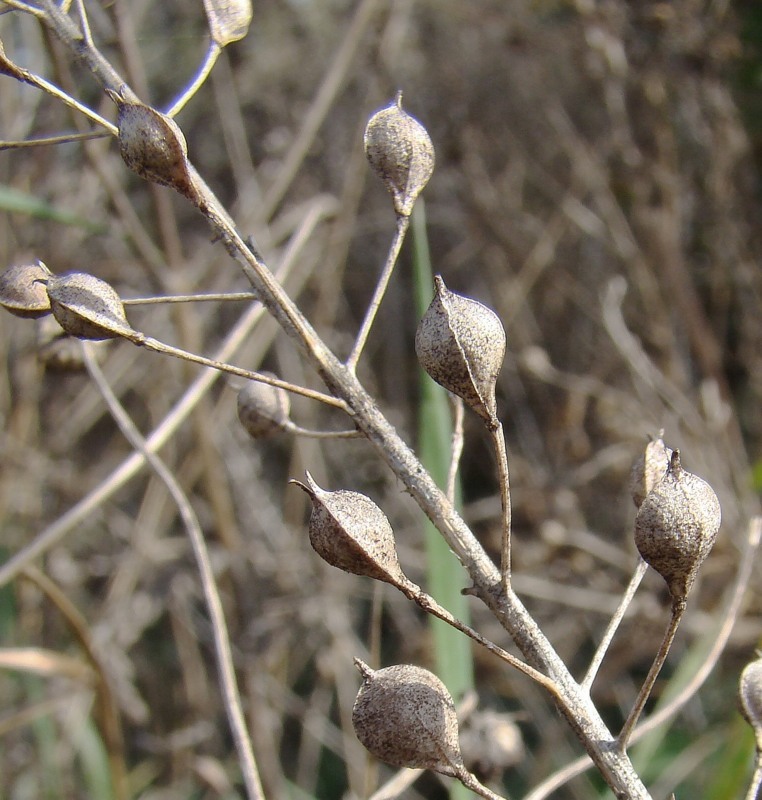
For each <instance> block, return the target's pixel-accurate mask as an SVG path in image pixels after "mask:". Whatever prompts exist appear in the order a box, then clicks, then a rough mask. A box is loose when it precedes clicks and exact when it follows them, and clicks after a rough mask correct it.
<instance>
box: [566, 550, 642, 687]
mask: <svg viewBox="0 0 762 800" xmlns="http://www.w3.org/2000/svg"><path fill="white" fill-rule="evenodd" d="M647 569H648V564H646V562H645V561H643V559H642V558H640V559H638V565H637V566H636V567H635V572H634V573H633V574H632V578H630V582H629V584H628V585H627V588H626V589H625V592H624V594H623V595H622V599H621V601H620V602H619V605H618V606H617V609H616V611H615V612H614V615H613V616H612V617H611V621H610V622H609V624H608V626H607V628H606V631H605V633H604V634H603V638H602V639H601V641H600V644H599V645H598V649H597V650H596V651H595V655H594V656H593V658H592V660H591V661H590V666H589V667H588V668H587V672H586V673H585V677H584V679H583V681H582V683H581V684H580V686H581V687H582V688H583V689H584V690H585V691H587V692H589V691H590V688H591V686H592V685H593V681H594V680H595V676H596V675H597V674H598V668H599V667H600V666H601V662H602V661H603V658H604V656H605V655H606V653H607V651H608V649H609V647H610V645H611V640H612V639H613V638H614V634H615V633H616V631H617V628H618V627H619V625H620V623H621V622H622V619H624V615H625V613H626V611H627V609H628V608H629V606H630V603H631V602H632V598H633V597H634V596H635V592H636V591H637V588H638V586H640V582H641V581H642V580H643V576H644V575H645V574H646V570H647Z"/></svg>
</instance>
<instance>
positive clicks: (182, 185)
mask: <svg viewBox="0 0 762 800" xmlns="http://www.w3.org/2000/svg"><path fill="white" fill-rule="evenodd" d="M107 91H108V94H109V97H110V98H111V99H112V100H113V101H114V102H115V103H116V106H117V109H118V115H117V127H118V129H119V134H118V140H119V152H120V154H121V156H122V159H123V160H124V163H125V164H126V165H127V166H128V167H129V168H130V169H131V170H132V171H133V172H135V173H136V174H138V175H139V176H140V177H141V178H144V179H145V180H147V181H151V182H152V183H158V184H161V185H162V186H171V187H172V188H173V189H175V190H176V191H178V192H180V194H182V195H184V196H185V197H188V198H189V199H190V200H192V201H194V202H197V192H196V189H195V187H194V185H193V179H192V177H191V174H190V171H189V166H190V165H189V162H188V146H187V144H186V142H185V136H184V135H183V132H182V131H181V130H180V126H179V125H178V124H177V123H176V122H175V121H174V120H173V119H171V118H170V117H168V116H166V115H165V114H162V113H160V112H159V111H156V109H154V108H151V107H150V106H147V105H145V104H144V103H139V102H133V101H129V100H126V99H125V98H124V97H123V96H122V95H121V94H117V93H116V92H113V91H110V90H107Z"/></svg>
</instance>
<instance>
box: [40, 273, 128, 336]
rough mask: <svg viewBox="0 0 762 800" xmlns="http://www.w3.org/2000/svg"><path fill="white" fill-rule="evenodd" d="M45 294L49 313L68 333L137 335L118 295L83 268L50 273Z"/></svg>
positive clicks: (75, 334) (79, 334)
mask: <svg viewBox="0 0 762 800" xmlns="http://www.w3.org/2000/svg"><path fill="white" fill-rule="evenodd" d="M48 296H49V297H50V306H51V309H52V311H53V316H54V317H55V318H56V320H58V324H59V325H60V326H61V327H62V328H63V329H64V331H66V333H68V334H69V335H70V336H76V337H77V338H78V339H95V340H98V339H115V338H118V337H125V338H128V339H130V340H133V341H134V340H136V339H137V338H138V337H139V334H138V333H137V331H135V330H134V329H133V328H132V327H131V326H130V323H129V322H128V321H127V316H126V315H125V312H124V305H123V303H122V299H121V298H120V297H119V295H118V294H117V292H116V290H115V289H114V288H113V287H112V286H111V284H109V283H106V281H103V280H101V279H100V278H96V277H95V276H94V275H90V274H89V273H87V272H67V273H65V274H63V275H52V276H51V277H50V279H49V280H48Z"/></svg>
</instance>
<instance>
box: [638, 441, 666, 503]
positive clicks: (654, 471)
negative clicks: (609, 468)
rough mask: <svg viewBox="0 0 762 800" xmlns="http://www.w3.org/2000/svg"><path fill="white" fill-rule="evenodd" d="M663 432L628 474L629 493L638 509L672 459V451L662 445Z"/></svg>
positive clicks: (649, 444)
mask: <svg viewBox="0 0 762 800" xmlns="http://www.w3.org/2000/svg"><path fill="white" fill-rule="evenodd" d="M663 436H664V431H660V432H659V435H658V436H657V437H656V439H652V440H651V441H650V442H649V443H648V444H647V445H646V448H645V452H643V453H642V454H641V455H640V457H639V458H638V459H637V460H636V461H635V463H634V464H633V465H632V471H631V472H630V493H631V495H632V500H633V502H634V503H635V505H636V506H637V507H638V508H640V506H641V505H642V504H643V501H644V500H645V499H646V495H647V494H648V493H649V492H650V491H651V489H653V488H654V486H656V484H657V483H659V481H660V480H661V479H662V478H663V477H664V475H665V473H666V472H667V468H668V467H669V461H670V459H671V458H672V449H671V448H670V447H667V446H666V445H665V444H664V440H663V438H662V437H663Z"/></svg>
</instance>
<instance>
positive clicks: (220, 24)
mask: <svg viewBox="0 0 762 800" xmlns="http://www.w3.org/2000/svg"><path fill="white" fill-rule="evenodd" d="M204 9H205V10H206V17H207V19H208V20H209V32H210V33H211V34H212V39H213V40H214V41H215V42H216V43H217V44H218V45H219V46H220V47H226V46H227V45H229V44H231V43H232V42H237V41H238V40H239V39H243V37H244V36H246V34H247V32H248V30H249V24H250V23H251V17H252V14H253V11H252V8H251V0H204Z"/></svg>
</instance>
